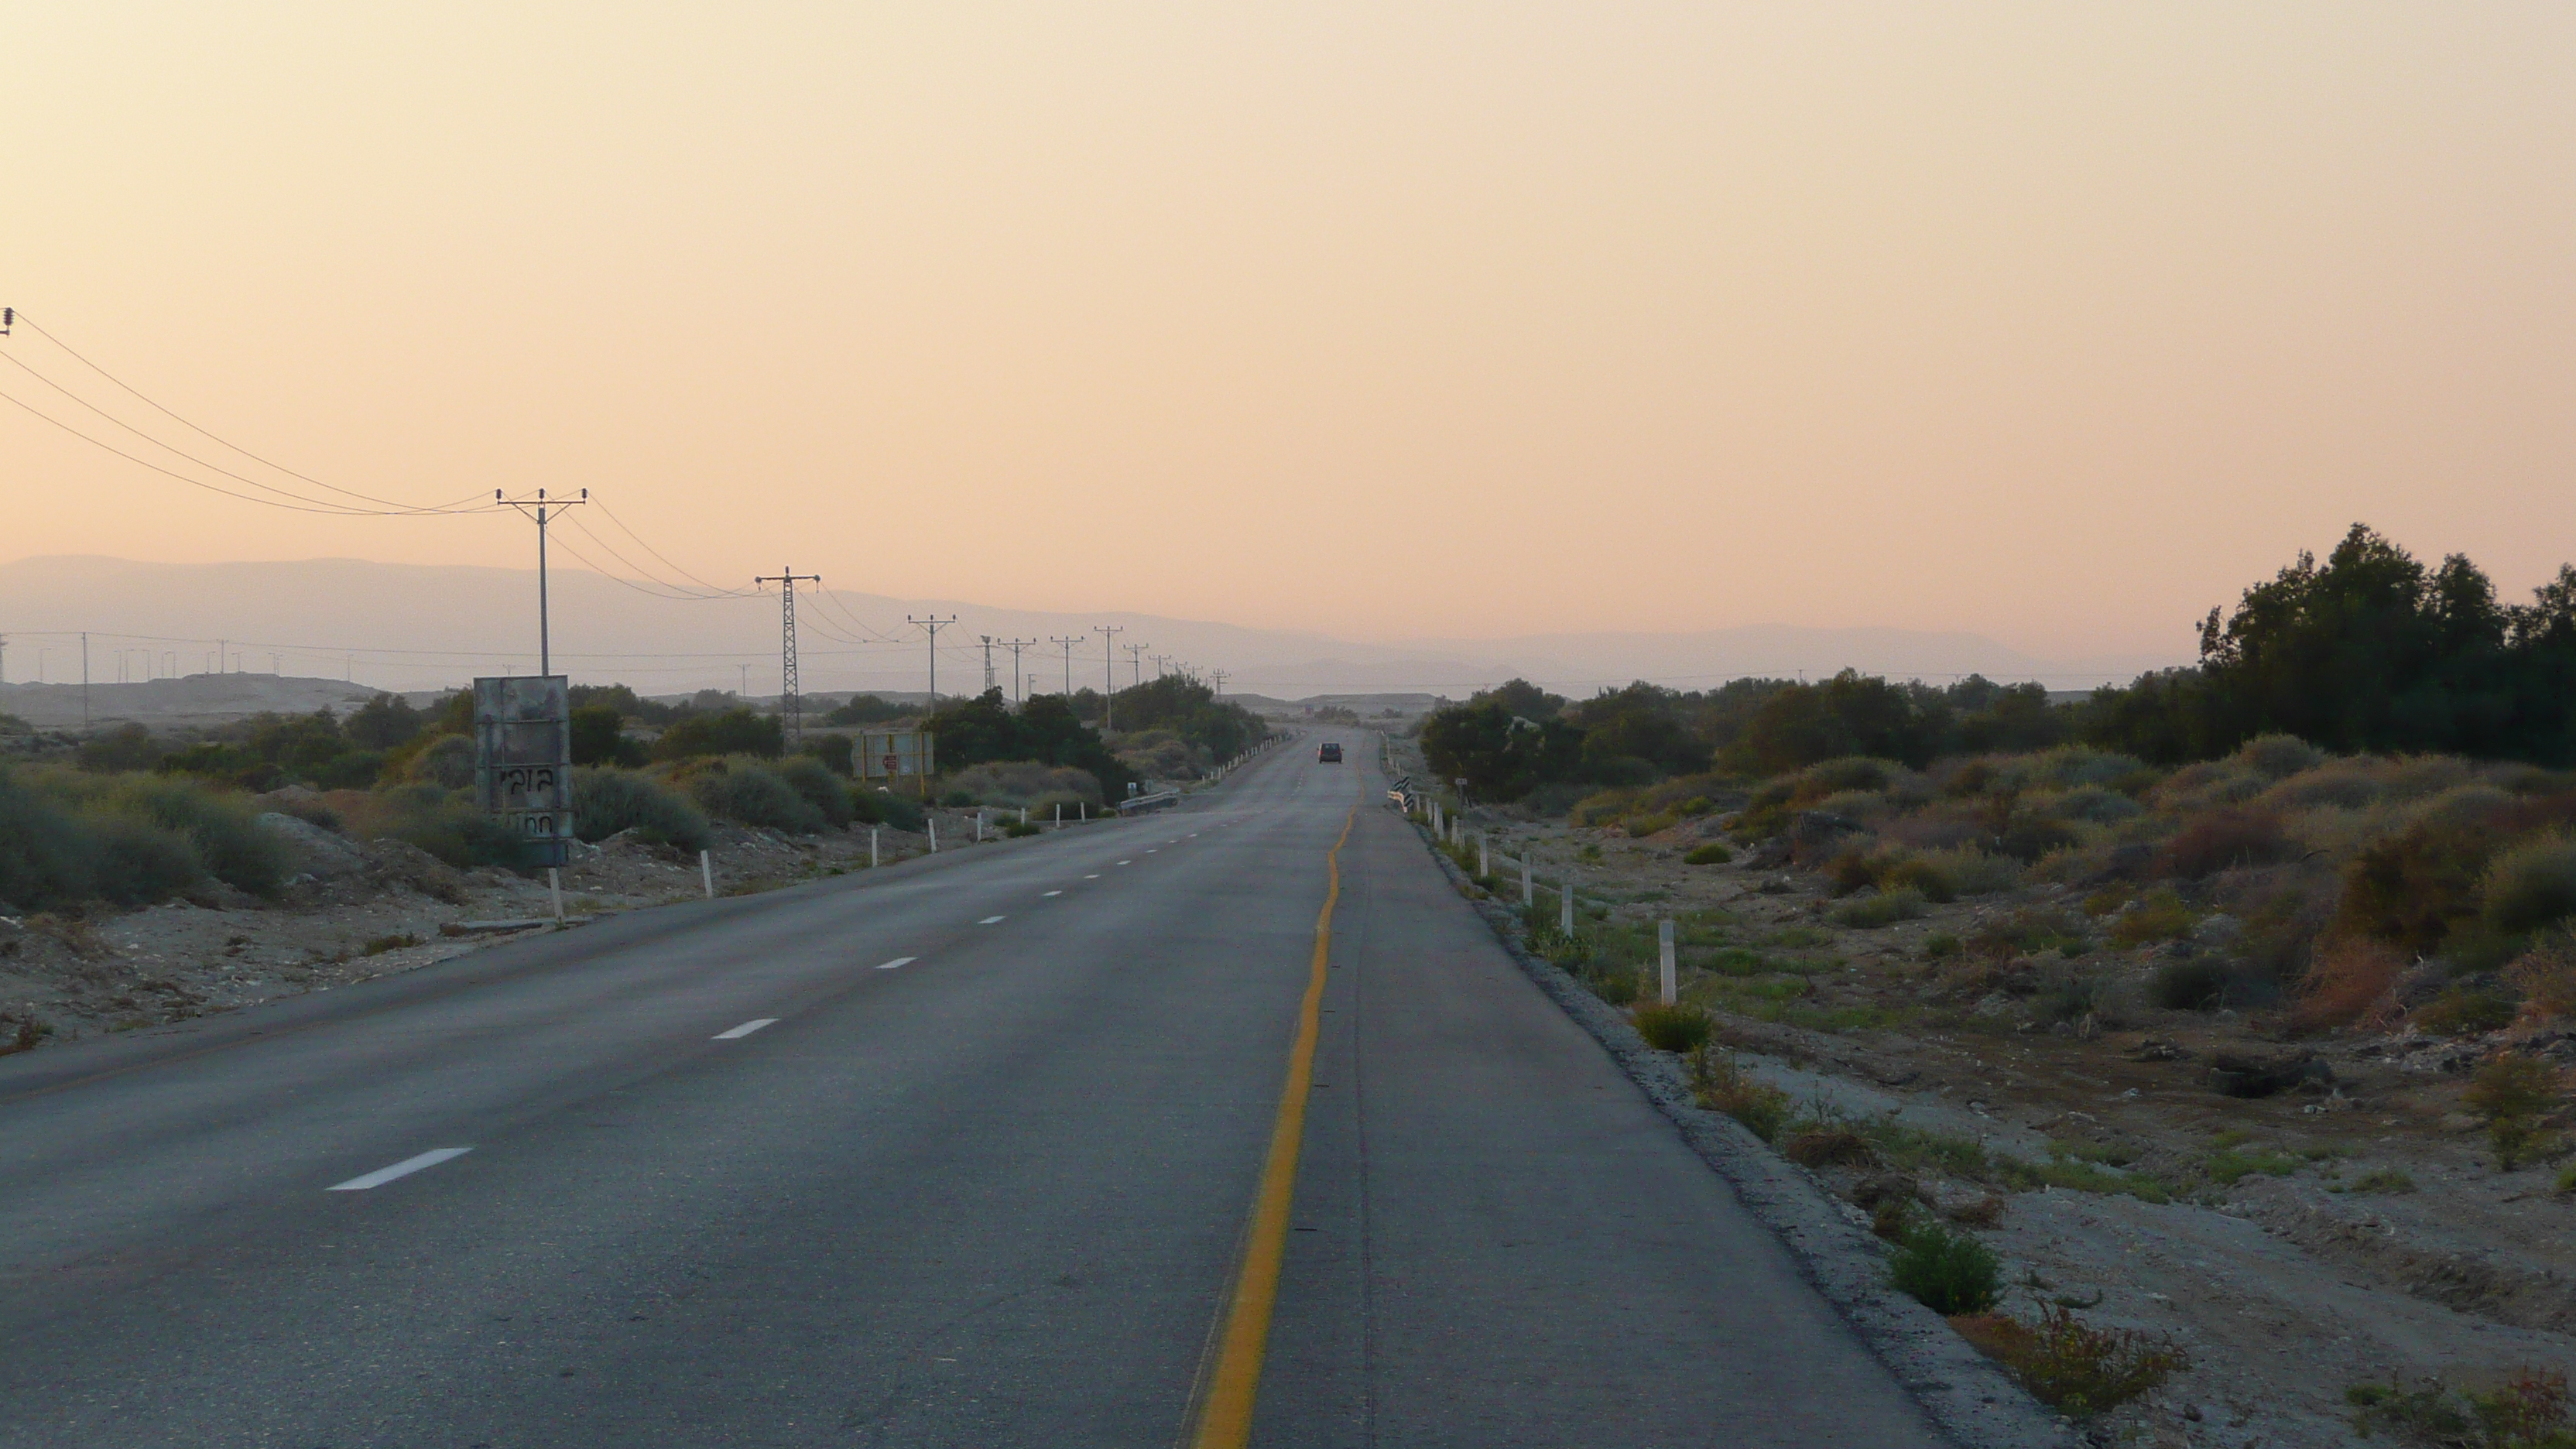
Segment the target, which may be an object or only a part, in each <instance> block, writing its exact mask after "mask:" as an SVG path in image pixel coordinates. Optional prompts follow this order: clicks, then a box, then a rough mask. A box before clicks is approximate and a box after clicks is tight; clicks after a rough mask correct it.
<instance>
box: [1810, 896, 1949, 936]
mask: <svg viewBox="0 0 2576 1449" xmlns="http://www.w3.org/2000/svg"><path fill="white" fill-rule="evenodd" d="M1929 909H1930V906H1929V905H1928V904H1927V903H1926V902H1925V900H1924V897H1923V892H1921V891H1918V890H1915V889H1914V888H1912V887H1911V886H1908V887H1906V888H1904V889H1901V890H1892V891H1879V892H1877V893H1875V894H1872V895H1866V896H1862V897H1861V898H1860V899H1858V900H1856V901H1853V902H1851V903H1849V904H1848V905H1844V906H1842V907H1840V908H1838V909H1836V910H1835V912H1834V921H1835V923H1836V924H1838V925H1845V926H1852V927H1856V928H1859V929H1862V930H1874V929H1876V928H1877V927H1880V926H1892V925H1895V924H1896V923H1897V922H1899V921H1914V920H1920V919H1922V918H1923V916H1924V914H1925V913H1926V912H1927V911H1928V910H1929Z"/></svg>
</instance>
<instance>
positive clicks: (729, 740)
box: [653, 706, 787, 760]
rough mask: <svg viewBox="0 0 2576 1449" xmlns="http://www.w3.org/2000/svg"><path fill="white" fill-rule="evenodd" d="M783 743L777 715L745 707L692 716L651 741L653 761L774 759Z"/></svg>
mask: <svg viewBox="0 0 2576 1449" xmlns="http://www.w3.org/2000/svg"><path fill="white" fill-rule="evenodd" d="M786 743H787V736H786V734H785V732H784V730H783V729H782V728H781V726H780V725H779V722H778V716H776V715H774V714H754V713H753V712H752V711H751V709H750V708H749V707H748V706H738V707H736V708H733V709H728V710H721V711H718V712H715V713H712V714H693V715H690V716H689V717H688V718H686V719H683V720H681V721H679V722H678V723H676V724H674V725H672V726H671V727H670V728H669V729H666V730H664V731H662V737H661V738H660V739H658V740H655V741H654V742H653V758H655V759H657V760H685V759H691V758H695V757H698V756H708V755H715V756H722V755H758V756H761V757H762V758H764V759H776V758H777V757H778V755H779V753H780V752H781V751H782V750H784V749H785V748H786Z"/></svg>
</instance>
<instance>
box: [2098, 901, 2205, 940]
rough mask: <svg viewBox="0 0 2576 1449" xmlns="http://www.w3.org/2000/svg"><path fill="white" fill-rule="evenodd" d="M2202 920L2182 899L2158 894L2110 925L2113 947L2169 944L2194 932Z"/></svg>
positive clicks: (2141, 902) (2139, 903) (2140, 902)
mask: <svg viewBox="0 0 2576 1449" xmlns="http://www.w3.org/2000/svg"><path fill="white" fill-rule="evenodd" d="M2198 919H2199V916H2198V915H2197V914H2196V913H2195V912H2193V910H2192V908H2191V907H2190V906H2187V905H2185V904H2183V899H2182V897H2181V896H2178V895H2176V894H2174V893H2173V892H2172V891H2156V892H2154V893H2153V894H2151V895H2149V896H2147V897H2146V898H2145V899H2144V900H2141V901H2139V902H2138V905H2137V908H2136V909H2134V910H2131V911H2128V912H2125V913H2123V914H2122V915H2120V916H2119V917H2118V918H2116V919H2114V920H2113V921H2112V922H2111V944H2112V945H2115V946H2121V947H2136V946H2144V945H2147V944H2149V943H2151V942H2155V941H2170V940H2173V939H2174V938H2175V937H2177V936H2181V935H2183V934H2185V933H2186V932H2188V931H2190V930H2191V927H2192V923H2193V922H2194V921H2196V920H2198Z"/></svg>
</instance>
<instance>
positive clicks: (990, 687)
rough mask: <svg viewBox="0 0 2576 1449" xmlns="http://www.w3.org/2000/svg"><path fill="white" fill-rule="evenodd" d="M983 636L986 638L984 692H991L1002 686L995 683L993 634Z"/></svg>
mask: <svg viewBox="0 0 2576 1449" xmlns="http://www.w3.org/2000/svg"><path fill="white" fill-rule="evenodd" d="M982 638H983V640H984V692H985V693H987V694H990V693H992V692H993V691H994V690H995V689H997V688H1000V686H999V685H996V684H995V683H993V636H992V635H990V634H986V635H983V636H982Z"/></svg>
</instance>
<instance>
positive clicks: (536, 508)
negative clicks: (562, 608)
mask: <svg viewBox="0 0 2576 1449" xmlns="http://www.w3.org/2000/svg"><path fill="white" fill-rule="evenodd" d="M492 501H493V502H495V503H500V504H506V505H508V506H509V507H512V508H515V509H517V510H519V512H520V514H521V515H522V516H524V517H528V518H533V519H535V520H536V521H537V673H539V674H552V673H554V672H555V655H554V641H553V638H552V637H551V633H552V631H551V627H550V621H549V620H548V619H547V617H546V520H547V518H548V517H550V516H552V515H553V514H556V513H560V512H562V511H563V510H564V509H567V508H574V507H578V506H580V505H581V504H584V503H588V502H589V501H590V490H589V489H587V488H584V489H583V490H581V496H580V497H579V498H552V499H550V498H548V497H546V490H544V489H543V488H540V489H538V490H537V496H536V497H534V498H504V497H502V496H501V490H500V489H498V488H495V489H493V490H492Z"/></svg>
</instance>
